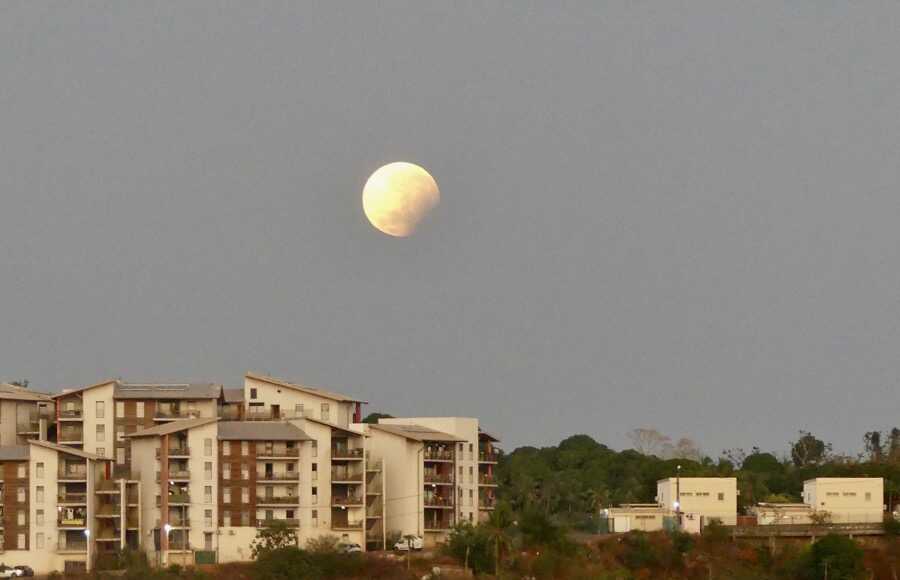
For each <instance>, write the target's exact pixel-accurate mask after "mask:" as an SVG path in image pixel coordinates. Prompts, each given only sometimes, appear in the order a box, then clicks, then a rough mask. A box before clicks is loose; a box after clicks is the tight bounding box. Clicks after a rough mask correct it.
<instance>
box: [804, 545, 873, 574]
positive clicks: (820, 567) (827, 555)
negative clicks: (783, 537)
mask: <svg viewBox="0 0 900 580" xmlns="http://www.w3.org/2000/svg"><path fill="white" fill-rule="evenodd" d="M826 570H827V573H826ZM864 574H865V568H864V566H863V550H862V548H860V547H859V545H858V544H857V543H856V542H854V541H853V540H851V539H850V538H848V537H846V536H838V535H835V534H828V535H827V536H825V537H824V538H822V539H821V540H819V541H817V542H816V543H815V544H813V545H812V548H811V549H810V550H809V551H808V552H807V553H806V554H805V557H804V558H803V559H802V560H801V561H800V564H799V569H798V576H799V577H800V578H803V579H804V580H819V579H821V578H826V577H827V578H828V579H829V580H857V579H859V578H862V577H863V575H864Z"/></svg>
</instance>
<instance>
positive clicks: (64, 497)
mask: <svg viewBox="0 0 900 580" xmlns="http://www.w3.org/2000/svg"><path fill="white" fill-rule="evenodd" d="M56 503H58V504H60V505H87V494H85V493H61V494H59V495H58V496H57V497H56Z"/></svg>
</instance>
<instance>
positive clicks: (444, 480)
mask: <svg viewBox="0 0 900 580" xmlns="http://www.w3.org/2000/svg"><path fill="white" fill-rule="evenodd" d="M425 483H435V484H441V485H452V484H453V474H452V473H427V472H426V473H425Z"/></svg>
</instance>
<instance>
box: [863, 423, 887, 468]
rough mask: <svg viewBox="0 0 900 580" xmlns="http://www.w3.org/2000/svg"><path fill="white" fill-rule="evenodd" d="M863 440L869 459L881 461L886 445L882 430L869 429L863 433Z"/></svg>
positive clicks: (876, 461) (875, 461)
mask: <svg viewBox="0 0 900 580" xmlns="http://www.w3.org/2000/svg"><path fill="white" fill-rule="evenodd" d="M863 441H865V443H866V453H868V454H869V460H870V461H872V462H874V463H881V460H882V459H883V458H884V445H883V444H882V442H881V432H880V431H869V432H868V433H866V434H865V435H863Z"/></svg>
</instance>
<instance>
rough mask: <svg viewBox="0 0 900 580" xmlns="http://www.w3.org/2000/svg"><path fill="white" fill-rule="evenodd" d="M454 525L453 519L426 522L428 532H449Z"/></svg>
mask: <svg viewBox="0 0 900 580" xmlns="http://www.w3.org/2000/svg"><path fill="white" fill-rule="evenodd" d="M452 527H453V522H452V521H451V520H434V521H426V522H425V531H426V532H447V531H449V530H450V528H452Z"/></svg>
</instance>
